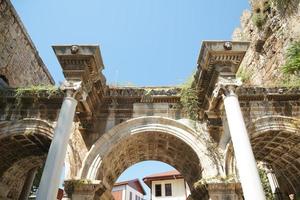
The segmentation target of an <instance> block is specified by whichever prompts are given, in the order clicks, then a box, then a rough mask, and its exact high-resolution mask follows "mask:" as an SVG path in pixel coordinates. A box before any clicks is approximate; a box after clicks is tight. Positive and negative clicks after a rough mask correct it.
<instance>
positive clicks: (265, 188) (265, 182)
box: [258, 169, 275, 200]
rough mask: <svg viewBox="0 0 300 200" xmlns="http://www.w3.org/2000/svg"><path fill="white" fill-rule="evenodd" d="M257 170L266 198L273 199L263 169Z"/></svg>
mask: <svg viewBox="0 0 300 200" xmlns="http://www.w3.org/2000/svg"><path fill="white" fill-rule="evenodd" d="M258 172H259V176H260V180H261V183H262V185H263V189H264V191H265V195H266V200H275V198H274V196H273V193H272V190H271V187H270V183H269V180H268V177H267V174H266V172H265V170H263V169H259V171H258Z"/></svg>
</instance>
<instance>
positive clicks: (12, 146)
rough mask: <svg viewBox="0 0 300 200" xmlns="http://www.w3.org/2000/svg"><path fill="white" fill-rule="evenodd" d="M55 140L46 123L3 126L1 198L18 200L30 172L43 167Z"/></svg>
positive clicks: (21, 122) (0, 127)
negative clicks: (51, 144) (52, 141)
mask: <svg viewBox="0 0 300 200" xmlns="http://www.w3.org/2000/svg"><path fill="white" fill-rule="evenodd" d="M52 136H53V126H52V124H50V123H48V122H47V121H44V120H39V119H23V120H18V121H2V122H0V187H1V188H3V190H1V189H0V197H2V198H4V199H18V195H19V194H20V192H21V191H22V187H23V184H24V180H25V179H26V176H27V174H28V172H29V171H30V170H31V169H33V168H39V167H41V166H42V165H43V163H44V161H45V159H46V155H47V152H48V149H49V146H50V143H51V139H52ZM4 188H5V189H4Z"/></svg>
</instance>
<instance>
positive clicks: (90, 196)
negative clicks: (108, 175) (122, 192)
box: [64, 180, 105, 200]
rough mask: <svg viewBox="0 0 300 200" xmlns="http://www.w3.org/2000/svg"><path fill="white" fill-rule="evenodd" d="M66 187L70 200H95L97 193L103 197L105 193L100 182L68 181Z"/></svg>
mask: <svg viewBox="0 0 300 200" xmlns="http://www.w3.org/2000/svg"><path fill="white" fill-rule="evenodd" d="M64 185H65V192H66V193H67V195H68V198H69V199H70V200H94V197H95V193H96V192H97V194H98V195H99V194H100V195H101V194H102V193H103V192H104V191H105V187H104V186H103V184H102V182H101V181H99V180H94V181H91V180H66V181H65V184H64Z"/></svg>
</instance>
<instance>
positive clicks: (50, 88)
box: [15, 85, 59, 107]
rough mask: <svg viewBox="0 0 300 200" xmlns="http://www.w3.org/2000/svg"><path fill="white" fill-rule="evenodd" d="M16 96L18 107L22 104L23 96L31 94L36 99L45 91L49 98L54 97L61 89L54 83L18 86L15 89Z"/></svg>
mask: <svg viewBox="0 0 300 200" xmlns="http://www.w3.org/2000/svg"><path fill="white" fill-rule="evenodd" d="M15 92H16V93H15V97H16V102H17V103H16V104H17V107H19V106H20V105H21V101H22V97H24V96H26V95H29V96H32V97H33V98H34V101H36V100H37V99H38V97H40V94H41V93H43V92H44V93H45V94H46V95H47V98H50V97H52V96H53V95H55V94H58V93H59V89H58V88H57V87H56V86H54V85H36V86H30V87H20V88H17V89H16V91H15Z"/></svg>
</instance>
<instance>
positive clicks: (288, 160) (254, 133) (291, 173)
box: [225, 115, 300, 193]
mask: <svg viewBox="0 0 300 200" xmlns="http://www.w3.org/2000/svg"><path fill="white" fill-rule="evenodd" d="M247 129H248V134H249V138H250V141H251V145H252V148H253V153H254V156H255V158H256V160H257V161H263V162H266V163H268V164H269V165H271V166H272V168H273V170H274V171H275V174H276V175H277V176H278V178H279V179H282V180H283V182H284V183H285V185H284V187H285V190H286V191H287V192H290V193H297V192H298V193H299V191H300V120H299V119H297V118H293V117H286V116H280V115H273V116H264V117H260V118H257V119H255V120H253V121H252V122H251V123H249V124H248V126H247ZM234 162H235V159H234V156H233V147H232V143H230V144H229V146H228V151H227V152H226V161H225V170H226V172H228V173H234V174H236V170H235V168H232V166H235V164H234Z"/></svg>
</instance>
